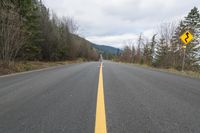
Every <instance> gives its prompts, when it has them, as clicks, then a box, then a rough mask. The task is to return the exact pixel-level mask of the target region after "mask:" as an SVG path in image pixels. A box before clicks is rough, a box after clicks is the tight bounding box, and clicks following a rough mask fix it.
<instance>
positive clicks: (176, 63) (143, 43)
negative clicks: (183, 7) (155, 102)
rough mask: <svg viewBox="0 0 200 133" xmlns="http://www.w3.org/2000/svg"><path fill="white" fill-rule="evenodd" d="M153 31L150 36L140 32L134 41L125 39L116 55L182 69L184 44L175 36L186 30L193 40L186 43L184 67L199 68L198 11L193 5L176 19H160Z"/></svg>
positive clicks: (199, 35) (140, 61) (148, 63)
mask: <svg viewBox="0 0 200 133" xmlns="http://www.w3.org/2000/svg"><path fill="white" fill-rule="evenodd" d="M156 31H157V33H156V34H154V35H153V36H152V37H151V39H148V37H145V36H144V35H143V34H142V33H141V34H140V35H139V37H138V40H137V41H134V40H127V41H125V47H124V49H123V52H122V53H121V54H120V55H119V57H118V58H117V59H118V60H119V61H122V62H128V63H138V64H146V65H148V66H152V67H158V68H173V69H176V70H182V69H183V68H182V64H183V56H184V47H183V46H184V44H183V42H181V40H180V38H179V37H180V36H181V35H182V34H183V33H184V32H186V31H189V32H191V33H192V35H193V40H192V41H191V42H190V43H189V44H187V45H186V49H185V60H184V63H185V64H184V66H185V67H184V69H185V70H192V71H199V70H200V14H199V11H198V8H197V7H194V8H193V9H192V10H191V11H190V12H189V13H188V15H187V16H186V17H185V18H184V19H183V20H181V21H180V22H166V23H162V24H161V25H160V26H159V27H158V28H157V29H156ZM135 42H137V43H135Z"/></svg>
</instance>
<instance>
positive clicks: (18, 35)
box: [0, 1, 26, 66]
mask: <svg viewBox="0 0 200 133" xmlns="http://www.w3.org/2000/svg"><path fill="white" fill-rule="evenodd" d="M2 3H3V4H2ZM2 3H1V5H0V6H1V8H0V55H1V56H0V60H2V62H3V64H4V65H6V66H9V65H10V62H11V61H14V59H15V58H16V56H17V54H18V52H19V50H20V49H21V47H22V46H23V45H24V43H25V41H26V36H25V31H24V23H23V22H22V21H21V16H20V14H19V9H18V8H17V7H16V5H14V4H13V3H12V2H10V1H3V2H2Z"/></svg>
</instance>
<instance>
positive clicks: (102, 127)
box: [95, 63, 107, 133]
mask: <svg viewBox="0 0 200 133" xmlns="http://www.w3.org/2000/svg"><path fill="white" fill-rule="evenodd" d="M95 133H107V128H106V113H105V102H104V90H103V72H102V63H101V65H100V70H99V84H98V94H97V105H96V121H95Z"/></svg>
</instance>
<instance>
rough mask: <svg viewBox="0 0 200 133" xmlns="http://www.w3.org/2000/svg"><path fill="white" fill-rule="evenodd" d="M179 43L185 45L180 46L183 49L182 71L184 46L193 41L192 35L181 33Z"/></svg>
mask: <svg viewBox="0 0 200 133" xmlns="http://www.w3.org/2000/svg"><path fill="white" fill-rule="evenodd" d="M180 39H181V41H182V42H183V43H184V44H185V45H183V46H182V48H183V60H182V68H181V70H182V71H184V67H185V56H186V45H188V44H189V42H190V41H192V39H193V35H192V34H191V33H190V32H189V31H186V32H185V33H183V34H182V35H181V36H180Z"/></svg>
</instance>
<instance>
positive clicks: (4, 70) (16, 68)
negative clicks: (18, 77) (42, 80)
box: [0, 59, 82, 75]
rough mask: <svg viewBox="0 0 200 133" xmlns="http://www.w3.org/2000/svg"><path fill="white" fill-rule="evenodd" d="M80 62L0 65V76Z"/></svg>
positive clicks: (29, 62) (79, 61) (26, 62)
mask: <svg viewBox="0 0 200 133" xmlns="http://www.w3.org/2000/svg"><path fill="white" fill-rule="evenodd" d="M81 62H82V60H80V59H79V60H76V61H58V62H41V61H20V62H15V63H14V64H11V65H10V67H3V66H2V65H0V75H6V74H11V73H17V72H24V71H30V70H36V69H42V68H47V67H53V66H59V65H65V64H73V63H81Z"/></svg>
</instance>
